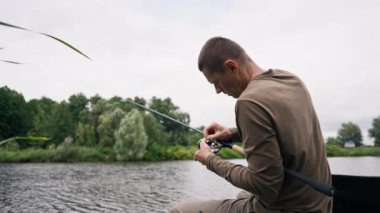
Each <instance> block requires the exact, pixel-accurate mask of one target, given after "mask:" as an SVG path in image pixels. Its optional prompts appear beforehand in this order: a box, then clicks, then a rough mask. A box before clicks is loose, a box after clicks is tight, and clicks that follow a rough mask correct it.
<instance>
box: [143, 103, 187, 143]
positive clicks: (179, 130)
mask: <svg viewBox="0 0 380 213" xmlns="http://www.w3.org/2000/svg"><path fill="white" fill-rule="evenodd" d="M149 107H150V108H151V109H153V110H156V111H158V112H160V113H162V114H165V115H167V116H169V117H172V118H174V119H176V120H178V121H180V122H182V123H184V124H187V125H189V123H190V116H189V114H187V113H184V112H181V111H180V110H179V107H178V106H176V105H174V103H173V102H172V100H171V99H170V98H165V99H163V100H162V99H160V98H157V97H153V98H152V99H151V100H150V103H149ZM154 116H155V117H156V119H157V120H159V121H160V123H161V124H162V125H163V126H164V127H165V131H166V132H168V133H169V134H170V138H169V142H170V143H171V144H180V145H189V144H190V143H191V141H189V137H188V136H189V132H190V131H189V129H188V128H186V127H184V126H182V125H179V124H177V123H175V122H173V121H170V120H168V119H165V118H162V117H161V116H159V115H156V114H154Z"/></svg>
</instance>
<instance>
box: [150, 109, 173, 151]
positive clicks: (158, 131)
mask: <svg viewBox="0 0 380 213" xmlns="http://www.w3.org/2000/svg"><path fill="white" fill-rule="evenodd" d="M143 115H144V128H145V130H146V133H147V136H148V144H149V145H151V144H156V145H160V146H168V145H170V144H169V136H170V135H169V134H168V133H167V132H165V128H164V126H163V125H162V124H161V123H160V122H159V121H157V119H156V118H155V117H154V116H153V115H152V114H151V113H146V114H143Z"/></svg>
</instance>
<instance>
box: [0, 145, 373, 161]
mask: <svg viewBox="0 0 380 213" xmlns="http://www.w3.org/2000/svg"><path fill="white" fill-rule="evenodd" d="M195 150H196V147H195V146H179V145H176V146H171V147H167V148H166V150H165V151H164V152H161V153H156V154H155V153H146V154H145V156H144V158H142V159H140V160H131V161H146V162H153V161H166V160H191V159H193V155H194V152H195ZM326 153H327V156H328V157H359V156H377V157H380V147H356V148H342V147H338V146H336V145H326ZM218 155H219V156H220V157H221V158H224V159H239V158H240V159H242V158H244V156H242V155H240V154H239V153H236V152H234V151H232V150H230V149H223V150H222V151H221V152H220V153H218ZM24 162H36V163H37V162H38V163H40V162H69V163H70V162H119V161H118V160H117V158H116V154H115V152H114V151H113V149H112V148H100V147H84V146H72V147H71V148H70V149H69V150H64V151H62V150H58V149H56V148H53V149H42V148H28V149H21V150H6V149H4V148H1V149H0V163H24Z"/></svg>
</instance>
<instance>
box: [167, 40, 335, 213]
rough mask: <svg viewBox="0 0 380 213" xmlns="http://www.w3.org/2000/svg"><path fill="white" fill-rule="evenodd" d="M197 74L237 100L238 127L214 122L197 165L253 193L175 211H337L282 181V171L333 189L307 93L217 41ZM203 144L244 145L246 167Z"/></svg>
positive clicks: (288, 77) (290, 77) (289, 77)
mask: <svg viewBox="0 0 380 213" xmlns="http://www.w3.org/2000/svg"><path fill="white" fill-rule="evenodd" d="M198 67H199V70H200V71H201V72H202V73H203V74H204V76H205V77H206V79H207V80H208V81H209V82H210V83H211V84H213V85H214V87H215V90H216V93H218V94H219V93H221V92H222V93H224V94H227V95H229V96H232V97H233V98H236V99H237V102H236V106H235V114H236V124H237V128H226V127H224V126H221V125H219V124H217V123H213V124H211V125H209V126H208V127H206V128H205V130H204V136H205V138H204V139H202V140H201V142H200V149H199V150H198V151H197V152H196V153H195V155H194V158H195V160H197V161H199V162H200V163H202V164H203V165H206V166H207V168H208V169H209V170H211V171H213V172H215V173H216V174H218V175H219V176H221V177H223V178H225V179H226V180H227V181H229V182H230V183H231V184H233V185H235V186H236V187H239V188H241V189H244V190H245V191H247V192H249V193H245V194H246V195H245V196H239V197H238V198H237V199H227V200H210V201H202V202H189V203H180V204H178V205H177V206H176V207H175V208H174V209H173V210H172V212H202V213H207V212H332V199H331V198H329V197H327V196H325V195H323V194H321V193H320V192H317V191H315V190H314V189H312V188H311V187H310V186H308V185H305V184H304V183H301V182H300V181H298V180H296V179H294V178H292V177H287V176H285V175H284V168H289V169H291V170H294V171H297V172H299V173H301V174H303V175H305V176H308V177H310V178H312V179H314V180H317V181H321V182H325V183H328V184H331V174H330V169H329V165H328V162H327V157H326V153H325V147H324V141H323V137H322V133H321V129H320V126H319V122H318V118H317V115H316V113H315V111H314V107H313V105H312V101H311V98H310V95H309V93H308V91H307V89H306V87H305V86H304V84H303V83H302V81H301V80H300V79H299V78H298V77H297V76H295V75H294V74H291V73H289V72H286V71H282V70H272V69H270V70H267V71H265V70H263V69H262V68H260V67H259V66H258V65H256V64H255V63H254V62H253V61H252V59H251V58H250V57H249V56H248V55H247V54H246V52H245V51H244V49H243V48H242V47H240V46H239V45H238V44H237V43H235V42H234V41H231V40H229V39H227V38H222V37H214V38H211V39H209V40H208V41H207V42H206V44H205V45H204V46H203V48H202V50H201V52H200V54H199V59H198ZM206 140H233V141H237V140H240V141H242V142H243V146H244V152H245V154H246V160H247V162H248V166H241V165H236V164H233V163H231V162H228V161H225V160H223V159H221V158H219V157H218V156H216V155H215V154H213V153H212V151H211V150H210V148H209V147H208V145H207V144H206V143H205V141H206Z"/></svg>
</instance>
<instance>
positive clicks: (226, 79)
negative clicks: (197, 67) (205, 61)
mask: <svg viewBox="0 0 380 213" xmlns="http://www.w3.org/2000/svg"><path fill="white" fill-rule="evenodd" d="M202 73H203V75H204V76H205V77H206V79H207V81H208V82H210V84H213V85H214V87H215V92H216V93H217V94H219V93H221V92H222V93H224V94H226V95H229V96H232V97H234V98H238V97H239V96H240V93H241V91H239V86H238V85H239V81H238V78H237V73H236V72H233V71H231V70H230V69H228V68H227V69H226V70H224V71H222V72H210V71H209V70H207V69H205V70H203V71H202Z"/></svg>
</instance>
